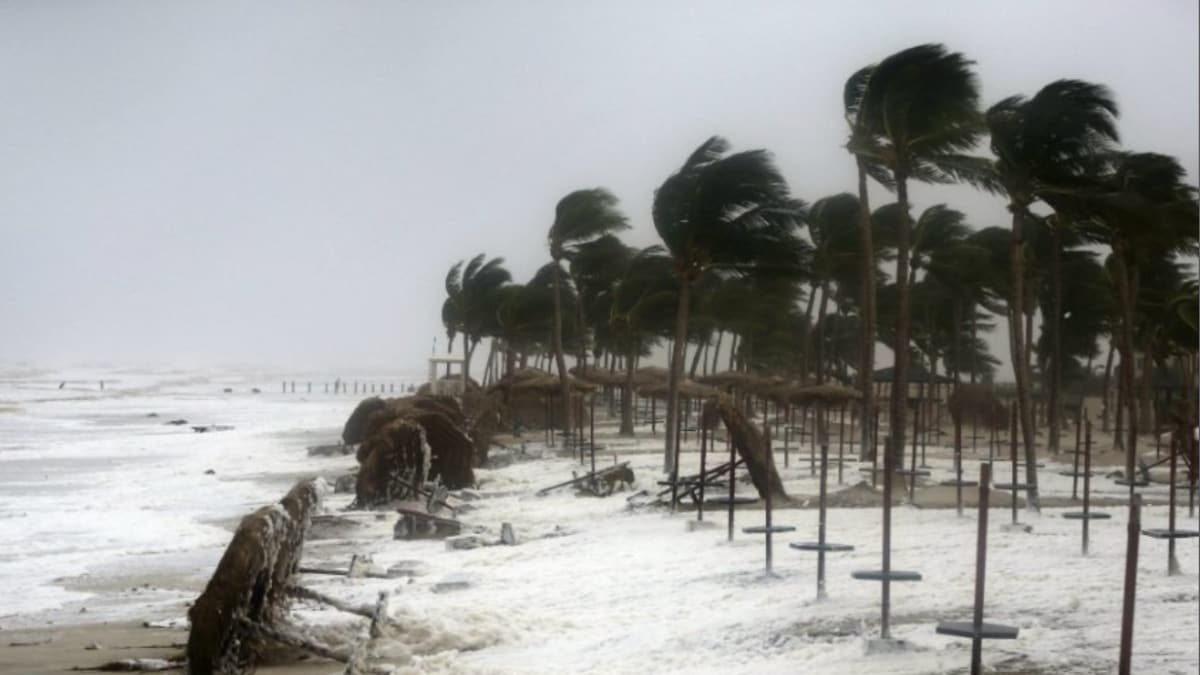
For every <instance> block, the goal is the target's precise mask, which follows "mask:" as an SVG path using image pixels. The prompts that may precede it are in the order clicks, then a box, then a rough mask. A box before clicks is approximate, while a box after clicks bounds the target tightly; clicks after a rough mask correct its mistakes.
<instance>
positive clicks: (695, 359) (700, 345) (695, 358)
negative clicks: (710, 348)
mask: <svg viewBox="0 0 1200 675" xmlns="http://www.w3.org/2000/svg"><path fill="white" fill-rule="evenodd" d="M707 344H708V340H707V339H705V340H702V341H700V342H697V343H696V353H695V354H692V366H691V368H690V369H689V370H688V377H690V378H692V379H696V369H697V368H699V367H700V356H701V355H702V354H704V346H705V345H707Z"/></svg>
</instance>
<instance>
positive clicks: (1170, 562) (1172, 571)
mask: <svg viewBox="0 0 1200 675" xmlns="http://www.w3.org/2000/svg"><path fill="white" fill-rule="evenodd" d="M1179 445H1181V443H1179V439H1178V434H1172V435H1171V492H1170V495H1171V496H1170V498H1169V499H1170V506H1169V507H1168V509H1167V529H1168V530H1169V531H1170V532H1171V535H1172V536H1171V537H1169V538H1168V539H1167V576H1175V575H1176V574H1179V561H1178V560H1176V559H1175V537H1174V534H1175V458H1176V457H1178V456H1179V453H1178V452H1177V450H1178V446H1179Z"/></svg>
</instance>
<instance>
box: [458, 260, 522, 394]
mask: <svg viewBox="0 0 1200 675" xmlns="http://www.w3.org/2000/svg"><path fill="white" fill-rule="evenodd" d="M465 264H466V267H465V268H464V267H463V265H464V261H462V260H460V261H458V262H457V263H456V264H455V265H454V266H453V267H451V268H450V271H449V273H447V274H446V296H447V297H446V301H445V302H444V303H443V304H442V323H443V324H444V325H445V326H446V336H447V337H448V338H449V340H450V347H451V349H453V347H454V335H455V333H456V332H461V333H462V336H463V376H464V377H466V378H470V377H471V357H473V356H474V355H475V347H476V346H478V344H479V340H480V339H481V338H482V337H483V336H484V333H485V326H486V325H487V324H488V323H489V322H490V321H491V319H492V318H493V315H494V313H495V307H496V297H497V296H496V293H497V292H498V291H499V289H500V288H501V287H503V286H504V285H505V284H507V283H509V282H511V281H512V274H511V273H509V271H508V270H506V269H505V268H504V258H492V259H491V260H488V259H487V256H486V255H485V254H483V253H480V254H479V255H477V256H475V257H474V258H471V260H470V261H469V262H466V263H465Z"/></svg>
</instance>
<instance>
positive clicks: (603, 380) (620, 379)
mask: <svg viewBox="0 0 1200 675" xmlns="http://www.w3.org/2000/svg"><path fill="white" fill-rule="evenodd" d="M570 373H571V374H572V375H574V376H575V377H577V378H579V379H581V380H583V381H584V382H590V383H592V384H598V385H600V386H601V387H618V386H621V385H622V384H625V373H618V372H616V371H612V370H606V369H604V368H597V367H595V366H588V367H586V368H580V367H579V366H575V367H574V368H572V369H571V370H570Z"/></svg>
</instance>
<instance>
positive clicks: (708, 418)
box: [702, 396, 789, 501]
mask: <svg viewBox="0 0 1200 675" xmlns="http://www.w3.org/2000/svg"><path fill="white" fill-rule="evenodd" d="M718 419H719V420H721V421H722V422H724V424H725V429H726V431H727V433H728V434H729V438H730V441H731V442H732V443H733V447H734V449H735V450H737V453H738V455H740V456H741V458H742V460H743V461H744V462H745V463H746V469H747V470H748V471H749V472H750V480H751V481H753V483H754V487H755V489H757V490H758V495H759V497H762V498H764V499H765V498H766V496H767V492H768V491H770V493H771V498H772V499H773V500H776V501H778V500H780V499H783V500H788V499H789V497H788V496H787V493H786V492H784V491H783V483H782V482H781V481H780V480H779V472H778V471H776V470H775V459H774V458H773V457H772V456H771V453H770V452H769V451H768V448H767V443H766V440H765V439H764V438H763V435H762V434H761V433H759V431H758V429H756V428H754V425H753V424H751V423H750V421H749V420H747V419H746V416H745V414H743V413H742V411H741V410H739V409H738V407H737V406H736V405H734V403H733V400H732V399H730V398H729V397H728V396H721V397H720V398H717V399H713V400H710V401H708V402H707V403H705V404H704V412H703V417H702V424H703V425H704V426H705V427H706V428H712V427H713V426H714V425H715V424H716V420H718Z"/></svg>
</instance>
